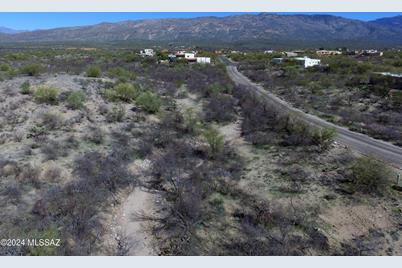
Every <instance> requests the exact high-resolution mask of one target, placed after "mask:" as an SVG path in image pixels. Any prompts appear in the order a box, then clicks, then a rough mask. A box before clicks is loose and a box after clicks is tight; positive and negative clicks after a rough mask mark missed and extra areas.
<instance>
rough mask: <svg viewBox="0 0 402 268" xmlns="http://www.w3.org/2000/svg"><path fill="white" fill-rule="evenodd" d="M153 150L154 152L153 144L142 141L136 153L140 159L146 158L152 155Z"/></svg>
mask: <svg viewBox="0 0 402 268" xmlns="http://www.w3.org/2000/svg"><path fill="white" fill-rule="evenodd" d="M152 150H153V145H152V143H150V142H148V141H145V140H141V141H140V142H139V143H138V146H137V150H136V152H137V155H138V156H139V157H140V158H145V157H147V156H148V155H150V154H151V153H152Z"/></svg>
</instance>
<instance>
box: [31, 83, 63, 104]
mask: <svg viewBox="0 0 402 268" xmlns="http://www.w3.org/2000/svg"><path fill="white" fill-rule="evenodd" d="M34 97H35V100H36V101H37V102H39V103H48V104H57V102H58V97H59V90H58V89H57V88H55V87H48V86H40V87H38V88H37V89H36V91H35V95H34Z"/></svg>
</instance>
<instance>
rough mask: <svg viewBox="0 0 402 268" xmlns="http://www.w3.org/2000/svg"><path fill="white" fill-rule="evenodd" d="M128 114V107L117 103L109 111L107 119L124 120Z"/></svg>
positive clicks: (109, 120) (112, 120)
mask: <svg viewBox="0 0 402 268" xmlns="http://www.w3.org/2000/svg"><path fill="white" fill-rule="evenodd" d="M125 115H126V109H125V108H124V107H123V106H122V105H115V106H113V108H112V109H111V110H110V111H109V112H108V113H107V115H106V119H107V121H108V122H110V123H111V122H122V121H123V119H124V116H125Z"/></svg>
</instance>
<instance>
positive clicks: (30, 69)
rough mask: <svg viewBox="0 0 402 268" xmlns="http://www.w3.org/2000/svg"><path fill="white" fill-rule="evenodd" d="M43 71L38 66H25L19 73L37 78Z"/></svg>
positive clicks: (33, 64)
mask: <svg viewBox="0 0 402 268" xmlns="http://www.w3.org/2000/svg"><path fill="white" fill-rule="evenodd" d="M42 71H43V67H42V66H41V65H39V64H35V63H32V64H27V65H25V66H23V67H21V69H20V73H22V74H26V75H29V76H38V75H39V74H40V73H41V72H42Z"/></svg>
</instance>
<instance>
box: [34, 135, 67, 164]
mask: <svg viewBox="0 0 402 268" xmlns="http://www.w3.org/2000/svg"><path fill="white" fill-rule="evenodd" d="M41 152H42V153H43V154H44V155H45V157H46V159H47V160H56V159H58V158H59V157H66V156H68V153H69V150H68V148H66V146H65V145H64V144H63V143H61V142H59V141H54V140H52V141H46V143H44V144H43V145H42V147H41Z"/></svg>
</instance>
